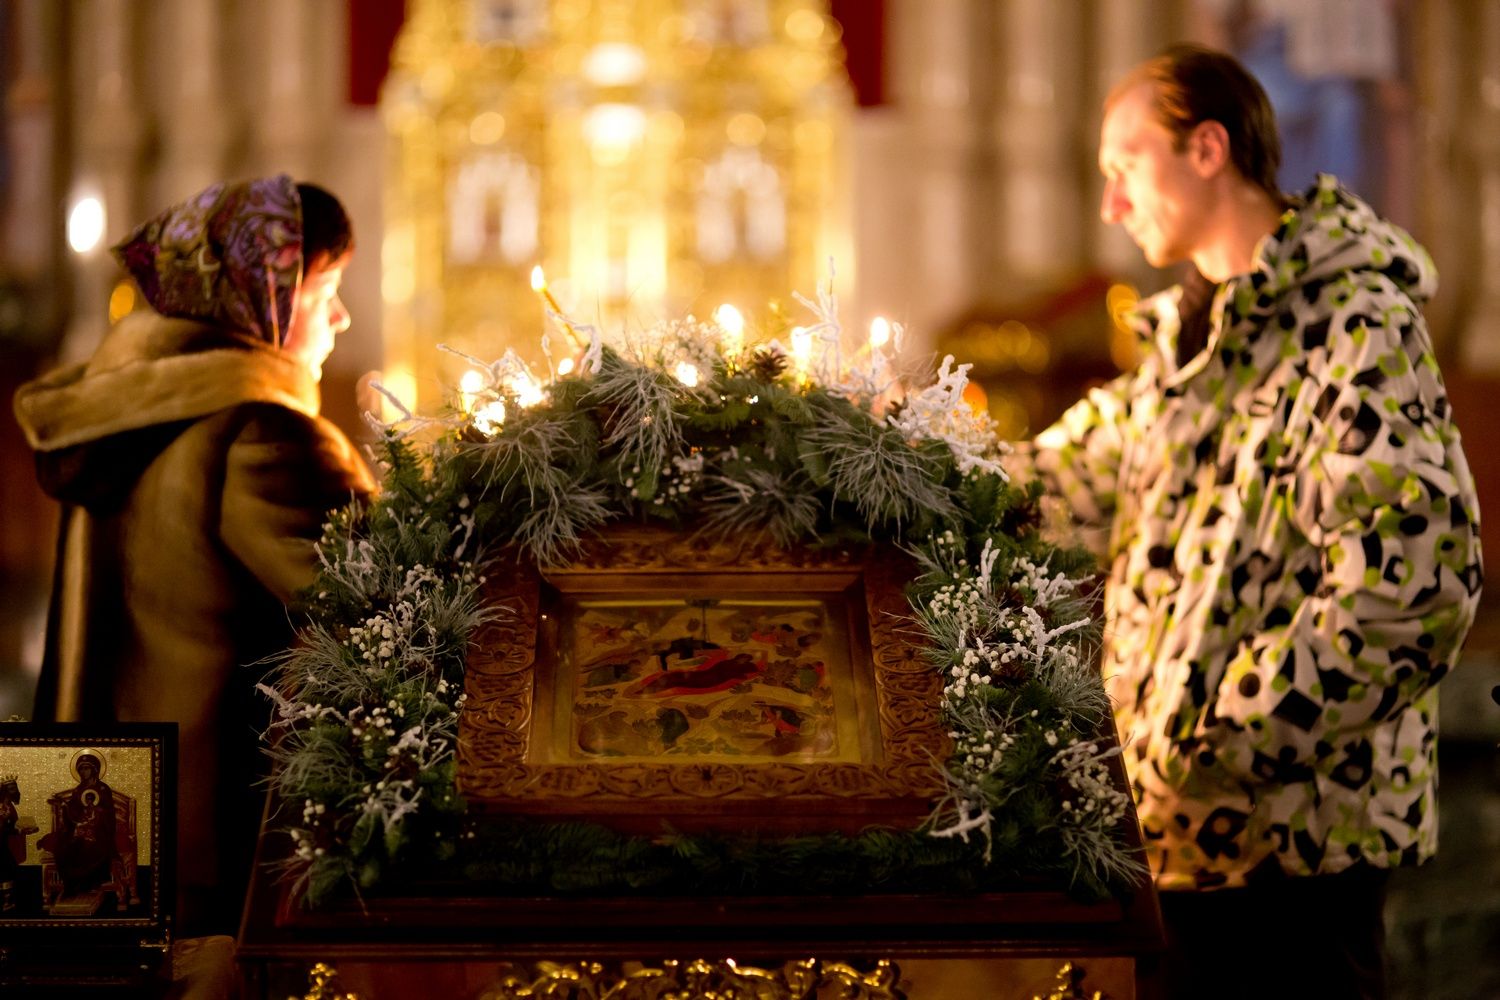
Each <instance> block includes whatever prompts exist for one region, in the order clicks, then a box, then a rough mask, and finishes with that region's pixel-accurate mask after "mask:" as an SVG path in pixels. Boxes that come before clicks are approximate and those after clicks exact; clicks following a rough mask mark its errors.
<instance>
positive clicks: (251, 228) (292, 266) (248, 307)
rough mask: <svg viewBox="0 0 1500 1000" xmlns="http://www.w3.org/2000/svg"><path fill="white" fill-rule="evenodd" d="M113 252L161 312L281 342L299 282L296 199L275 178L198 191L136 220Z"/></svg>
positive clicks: (286, 183) (291, 185)
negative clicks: (134, 226)
mask: <svg viewBox="0 0 1500 1000" xmlns="http://www.w3.org/2000/svg"><path fill="white" fill-rule="evenodd" d="M114 253H115V257H116V258H117V259H118V260H119V261H120V263H121V264H122V265H124V267H125V270H127V271H129V272H130V275H131V277H133V278H134V279H135V282H136V284H137V285H139V286H140V289H141V293H142V294H143V295H145V297H146V301H147V302H149V303H151V306H152V308H154V309H155V310H156V311H157V312H159V313H161V314H162V315H163V316H174V317H178V318H182V319H196V320H203V321H206V322H210V323H215V324H219V325H222V326H227V327H230V328H231V329H235V330H241V331H243V332H245V333H249V334H252V335H254V336H255V337H257V338H259V339H261V340H264V341H265V342H267V343H269V344H273V345H275V346H277V347H280V346H281V340H282V337H284V336H285V335H286V328H287V323H288V322H289V321H290V320H291V317H292V303H293V302H294V301H295V299H296V296H297V288H298V285H299V284H300V283H301V280H302V203H301V199H300V198H299V197H298V196H297V185H296V183H295V182H293V181H292V179H291V178H290V177H287V176H286V175H284V174H283V175H279V176H276V177H265V178H261V179H259V180H253V181H244V182H241V183H238V184H230V183H221V184H215V185H213V186H212V187H210V188H206V189H204V190H203V191H201V192H199V193H198V194H196V195H194V196H193V197H191V198H189V199H188V200H187V201H184V202H182V203H181V204H179V205H173V206H172V207H171V208H168V209H166V210H165V211H163V212H161V213H160V214H158V215H157V216H155V217H154V218H152V219H150V220H148V221H146V222H144V223H142V224H141V225H140V226H138V227H137V228H136V230H135V231H134V232H133V233H131V234H130V235H129V236H127V237H126V238H125V239H124V240H123V241H121V242H120V243H118V244H116V245H115V247H114Z"/></svg>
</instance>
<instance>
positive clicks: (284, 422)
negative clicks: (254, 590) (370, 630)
mask: <svg viewBox="0 0 1500 1000" xmlns="http://www.w3.org/2000/svg"><path fill="white" fill-rule="evenodd" d="M251 409H252V412H251V414H250V416H249V418H248V419H247V420H246V421H245V423H244V424H243V425H242V426H241V427H240V428H239V430H238V433H237V434H236V435H235V437H234V438H233V440H232V441H231V443H230V445H229V447H228V449H227V451H226V453H225V468H224V492H223V500H222V504H221V507H220V515H219V534H220V538H221V540H222V541H223V543H224V545H225V546H226V547H227V548H228V549H229V551H230V553H232V554H233V555H234V557H235V558H236V559H238V560H239V561H240V563H241V564H242V565H243V566H244V567H245V568H246V569H247V570H248V571H249V572H250V573H251V575H253V576H254V577H255V578H256V579H257V580H259V581H260V582H261V583H262V584H263V585H264V586H265V587H266V589H267V590H269V591H270V592H271V593H273V594H275V595H276V596H277V597H278V598H280V599H281V600H282V601H287V600H290V599H291V597H292V596H293V595H295V594H296V593H297V592H298V591H299V590H302V589H303V588H305V587H307V586H310V585H311V584H312V582H313V580H314V578H315V577H316V575H317V558H316V553H315V551H314V545H315V543H316V542H317V540H318V537H319V535H320V534H321V532H322V527H323V523H324V522H325V521H326V520H327V516H328V513H329V511H332V510H334V509H337V508H339V507H342V506H344V505H345V504H347V503H349V502H350V501H351V500H352V499H355V498H359V497H364V496H367V495H369V494H370V493H371V492H372V491H373V490H374V482H373V480H372V479H371V477H370V473H369V470H368V469H367V468H366V467H365V464H364V462H363V461H362V460H361V459H360V457H359V454H358V453H357V452H356V451H355V448H354V445H353V443H351V442H350V441H349V439H348V438H347V437H345V436H344V435H343V433H342V432H340V431H339V430H338V429H337V428H336V427H335V426H334V425H333V424H331V423H329V422H328V421H326V420H323V419H321V418H316V417H307V416H304V415H302V414H299V413H296V412H294V411H291V410H287V409H283V408H280V407H273V406H264V407H253V408H251Z"/></svg>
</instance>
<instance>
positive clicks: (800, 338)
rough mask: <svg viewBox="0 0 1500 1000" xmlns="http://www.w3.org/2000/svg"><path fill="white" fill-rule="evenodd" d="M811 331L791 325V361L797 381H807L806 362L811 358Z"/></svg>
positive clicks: (804, 382) (803, 382)
mask: <svg viewBox="0 0 1500 1000" xmlns="http://www.w3.org/2000/svg"><path fill="white" fill-rule="evenodd" d="M812 341H813V335H812V331H811V330H809V329H807V328H806V327H801V326H794V327H792V363H793V364H794V365H795V366H796V369H797V381H798V382H799V383H801V384H803V385H805V384H806V383H807V369H808V362H809V361H810V360H811V359H812Z"/></svg>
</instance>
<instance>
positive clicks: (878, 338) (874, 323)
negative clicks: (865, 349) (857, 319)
mask: <svg viewBox="0 0 1500 1000" xmlns="http://www.w3.org/2000/svg"><path fill="white" fill-rule="evenodd" d="M890 339H891V324H890V322H889V321H888V320H887V319H886V318H885V317H884V316H876V317H875V318H874V319H872V320H870V348H871V349H872V350H876V351H878V350H880V349H881V348H882V347H884V346H885V345H886V344H887V343H888V342H889V341H890Z"/></svg>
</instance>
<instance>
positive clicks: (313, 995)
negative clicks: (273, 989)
mask: <svg viewBox="0 0 1500 1000" xmlns="http://www.w3.org/2000/svg"><path fill="white" fill-rule="evenodd" d="M307 987H308V988H307V992H306V993H304V994H303V995H302V1000H359V996H358V995H357V994H355V993H344V992H341V991H342V987H341V986H340V985H339V970H338V969H335V968H334V967H333V966H331V965H329V964H328V963H326V962H318V963H317V964H315V965H314V966H313V967H312V968H311V969H308V970H307ZM287 1000H292V998H291V997H288V998H287Z"/></svg>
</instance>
